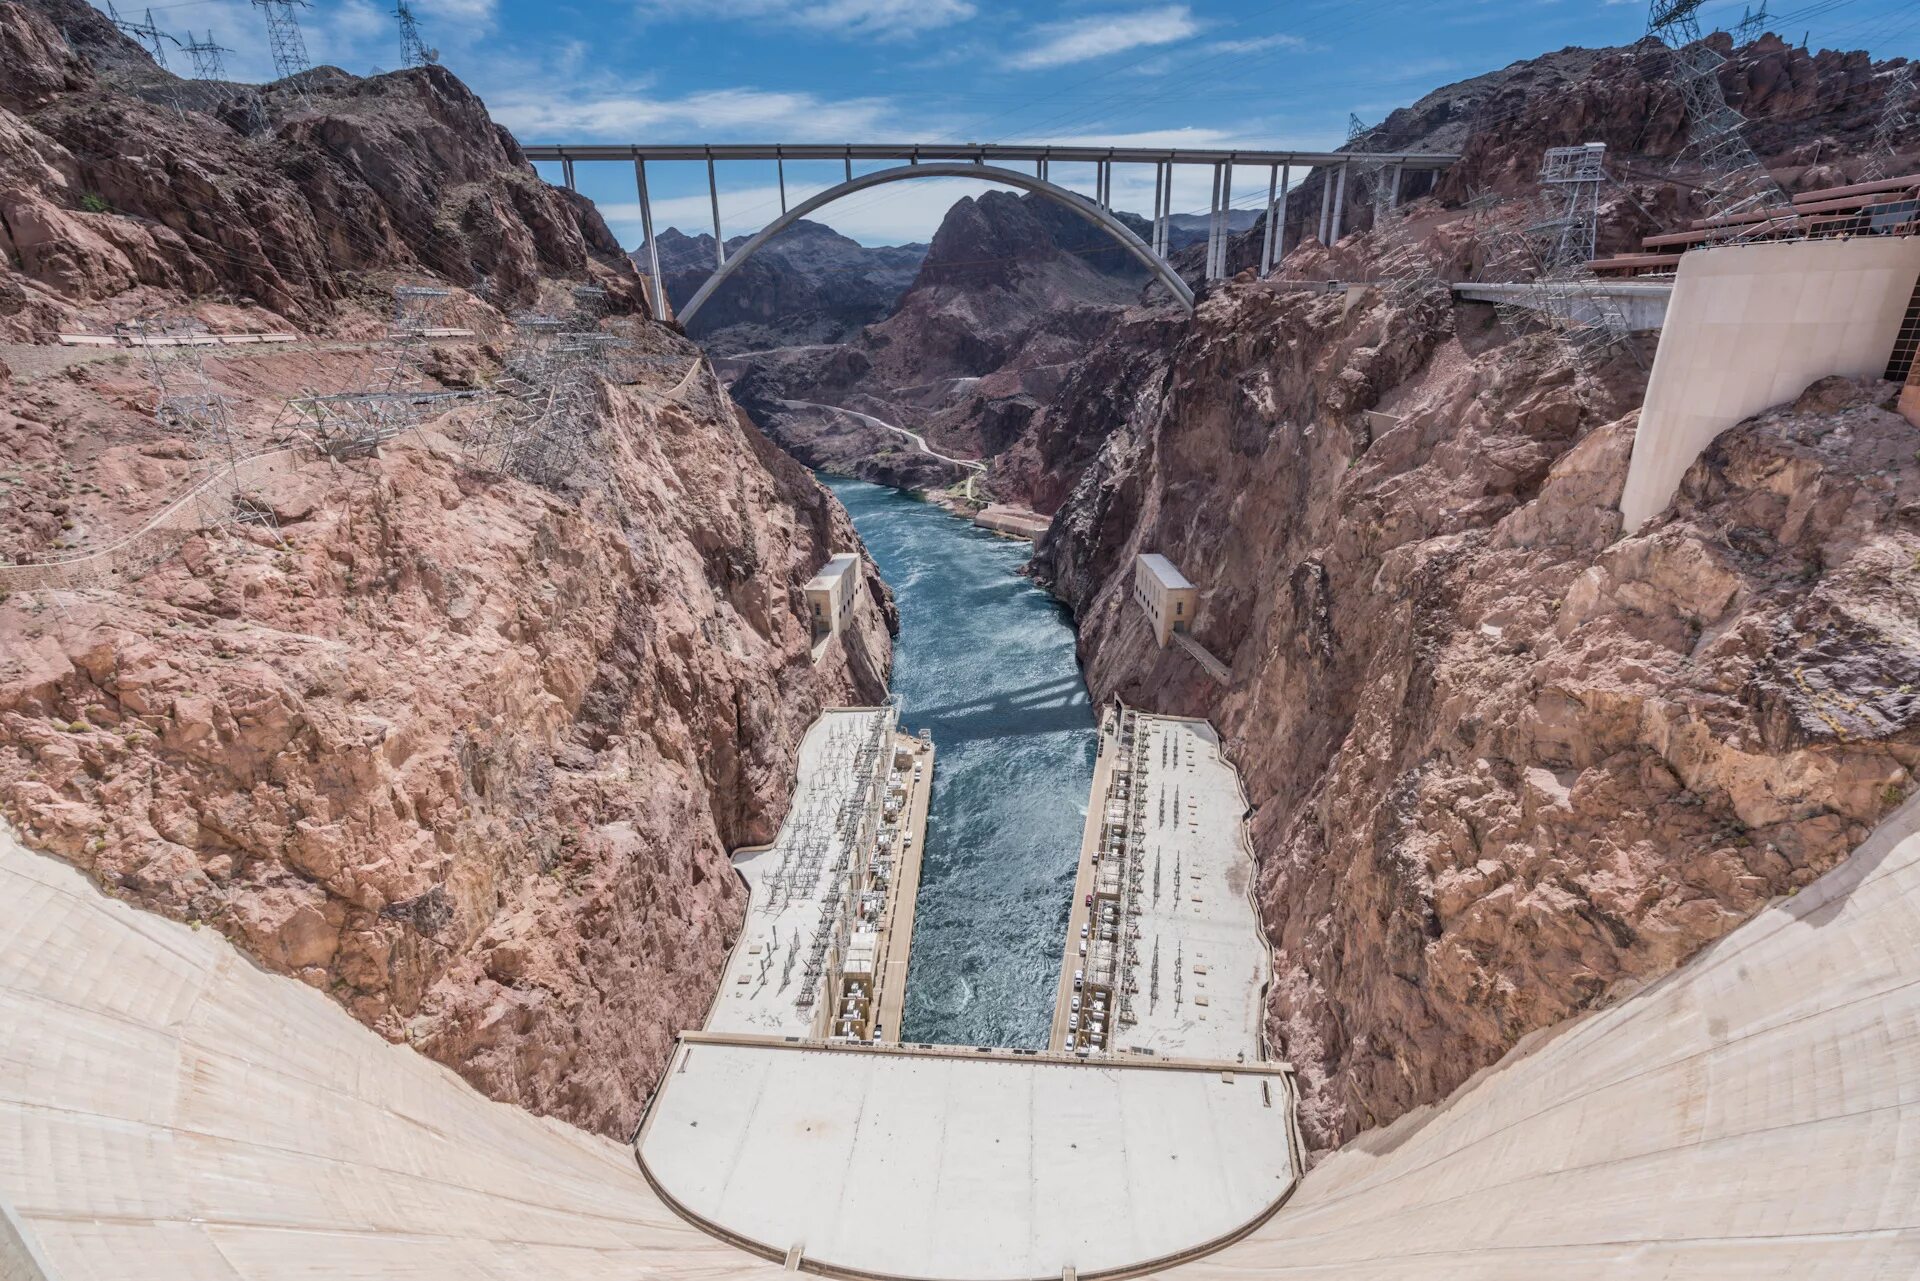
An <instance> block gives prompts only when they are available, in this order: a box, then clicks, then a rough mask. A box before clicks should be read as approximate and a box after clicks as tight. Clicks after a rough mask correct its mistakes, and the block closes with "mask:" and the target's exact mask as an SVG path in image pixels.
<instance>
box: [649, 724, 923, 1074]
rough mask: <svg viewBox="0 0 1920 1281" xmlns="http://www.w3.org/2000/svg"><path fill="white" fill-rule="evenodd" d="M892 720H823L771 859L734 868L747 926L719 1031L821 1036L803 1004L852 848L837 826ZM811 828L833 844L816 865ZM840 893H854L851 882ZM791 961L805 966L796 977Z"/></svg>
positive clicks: (712, 1027) (712, 1015)
mask: <svg viewBox="0 0 1920 1281" xmlns="http://www.w3.org/2000/svg"><path fill="white" fill-rule="evenodd" d="M884 715H886V712H885V711H884V710H875V709H872V708H831V709H829V710H827V711H825V712H822V713H821V714H820V717H819V719H818V720H816V721H814V723H813V724H812V725H810V726H808V727H807V733H806V737H805V738H803V739H801V741H800V754H799V766H798V783H797V787H796V790H795V792H794V797H793V804H792V806H791V807H790V808H789V809H788V812H787V818H786V821H785V822H783V823H782V824H781V825H780V833H779V835H778V836H777V837H775V839H774V843H773V844H772V845H769V846H767V847H765V848H764V849H757V850H743V851H741V852H740V853H739V854H736V855H735V856H734V860H733V865H734V867H736V868H738V869H739V871H740V874H741V875H742V876H743V877H745V878H746V882H747V890H748V899H747V919H746V921H745V923H744V924H743V925H742V926H741V931H740V938H739V941H738V942H736V943H735V944H734V948H733V952H732V953H731V954H730V955H729V957H728V958H727V969H726V974H725V977H723V978H722V979H721V981H720V991H719V992H718V993H717V994H716V995H715V997H714V1001H713V1008H712V1010H711V1011H710V1012H709V1014H708V1017H707V1024H706V1026H707V1029H708V1030H709V1031H714V1032H754V1033H759V1034H761V1035H765V1036H805V1035H807V1034H808V1033H809V1031H811V1029H812V1026H813V1019H814V1009H815V1008H816V1007H814V1006H804V1007H803V1006H800V1005H797V1004H796V1003H795V1002H796V998H797V997H798V996H799V995H800V990H801V985H802V984H803V983H804V981H805V972H804V967H805V964H806V961H807V956H808V944H809V942H810V941H811V940H812V938H813V935H814V933H815V932H816V931H818V930H819V929H820V926H821V918H822V915H823V912H824V906H825V904H826V903H827V902H829V901H830V898H829V891H830V890H831V889H832V888H834V886H835V882H836V878H835V877H834V876H833V873H832V867H833V864H834V862H835V860H836V859H837V858H838V857H839V856H840V854H841V852H842V848H841V847H842V844H843V842H842V841H841V840H840V838H839V835H838V834H837V833H836V832H835V831H834V822H833V820H834V816H835V815H836V814H837V813H838V812H839V809H840V805H841V802H842V801H844V800H845V799H846V798H847V797H848V796H850V795H852V794H853V793H854V792H856V791H857V790H858V787H859V780H858V779H856V778H855V775H854V772H853V756H854V752H855V750H856V749H857V747H858V745H859V741H860V740H861V739H862V738H863V737H864V736H865V735H866V734H867V733H868V731H869V730H870V728H871V727H872V725H873V722H874V719H875V718H876V717H880V716H884ZM881 754H882V757H883V759H884V760H886V761H889V762H890V761H891V760H892V759H893V740H892V739H891V738H889V739H888V740H887V742H886V744H885V746H884V747H883V749H882V753H881ZM809 828H810V829H811V830H812V831H813V832H814V833H815V834H816V835H817V836H818V837H819V838H820V839H821V841H822V842H823V847H822V848H821V850H820V852H819V853H818V855H817V856H816V857H815V858H814V859H813V860H811V862H810V863H809V862H808V861H807V860H806V858H805V849H804V844H803V841H802V834H803V832H804V831H806V830H808V829H809ZM783 869H784V870H783ZM839 883H840V884H842V885H843V884H844V876H842V877H841V878H839ZM776 884H779V885H786V886H789V887H790V888H791V891H792V892H791V893H790V894H788V893H776V892H774V888H773V887H774V886H775V885H776ZM789 954H792V955H794V958H795V959H794V963H793V966H792V969H791V971H790V972H789V970H788V968H787V957H788V956H789ZM743 979H744V980H745V982H742V981H741V980H743ZM825 994H826V984H825V981H824V980H822V982H821V983H820V985H819V987H818V988H817V989H816V993H815V995H816V998H817V999H824V997H825ZM674 1030H675V1031H679V1030H680V1029H677V1028H676V1029H674Z"/></svg>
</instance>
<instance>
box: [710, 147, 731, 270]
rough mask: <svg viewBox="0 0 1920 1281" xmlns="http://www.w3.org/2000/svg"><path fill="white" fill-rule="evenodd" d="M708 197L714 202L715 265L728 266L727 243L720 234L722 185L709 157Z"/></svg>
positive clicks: (711, 158)
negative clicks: (715, 174)
mask: <svg viewBox="0 0 1920 1281" xmlns="http://www.w3.org/2000/svg"><path fill="white" fill-rule="evenodd" d="M707 196H708V198H709V199H710V200H712V201H713V265H714V266H715V267H724V266H726V265H727V241H726V237H724V236H722V235H721V234H720V184H719V182H718V181H717V180H716V179H715V178H714V176H713V157H712V156H708V157H707Z"/></svg>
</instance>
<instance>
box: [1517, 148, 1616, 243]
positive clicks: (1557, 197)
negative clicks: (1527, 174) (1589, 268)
mask: <svg viewBox="0 0 1920 1281" xmlns="http://www.w3.org/2000/svg"><path fill="white" fill-rule="evenodd" d="M1606 158H1607V144H1605V143H1604V142H1589V143H1585V144H1583V145H1581V146H1578V147H1549V148H1547V154H1546V157H1545V158H1544V159H1543V160H1542V161H1541V164H1540V186H1541V188H1542V190H1541V200H1542V202H1543V203H1545V204H1546V205H1547V206H1548V208H1549V210H1550V212H1551V216H1550V217H1548V218H1547V219H1546V220H1544V221H1542V222H1540V223H1539V224H1537V225H1536V226H1535V228H1534V230H1535V231H1536V232H1537V233H1539V234H1540V236H1541V242H1542V257H1543V258H1544V261H1545V265H1546V269H1547V271H1548V272H1549V274H1553V273H1558V272H1561V271H1563V270H1566V269H1569V268H1582V267H1584V266H1585V264H1587V263H1589V262H1591V261H1593V259H1594V257H1595V256H1596V254H1597V253H1598V251H1599V238H1600V184H1601V183H1603V182H1605V181H1606V179H1607V168H1606Z"/></svg>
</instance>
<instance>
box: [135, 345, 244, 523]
mask: <svg viewBox="0 0 1920 1281" xmlns="http://www.w3.org/2000/svg"><path fill="white" fill-rule="evenodd" d="M124 331H125V332H126V333H127V334H128V335H129V336H131V337H132V338H134V340H135V342H136V345H138V346H139V347H140V348H141V349H142V350H143V351H144V352H145V353H146V357H147V374H148V377H149V378H151V379H152V381H153V385H154V390H155V392H156V393H157V398H156V401H155V404H154V415H153V416H154V419H155V420H156V421H158V422H159V423H161V424H162V425H163V426H165V427H168V428H170V429H171V430H173V431H177V432H179V433H180V434H181V435H182V436H185V437H186V438H187V439H188V441H190V442H191V443H193V444H194V445H196V446H198V447H199V449H200V451H201V455H202V457H204V458H205V459H206V462H207V468H208V471H209V473H210V474H209V477H208V480H207V481H206V482H205V483H203V484H202V485H201V487H200V488H199V490H198V491H197V492H198V495H199V497H198V499H197V501H196V506H197V508H198V511H197V516H198V523H199V524H200V525H201V527H203V528H219V527H221V526H224V525H230V524H242V525H260V526H264V527H265V528H266V529H268V530H270V531H271V532H272V533H273V534H274V536H275V537H276V539H277V538H278V536H279V532H280V527H279V523H278V522H277V521H276V520H275V519H274V516H273V509H272V508H271V507H269V506H268V505H267V504H266V503H264V502H260V501H257V500H255V499H253V498H252V497H250V496H249V495H247V494H246V493H245V492H244V491H243V490H242V489H241V486H240V463H241V457H240V433H239V430H238V428H237V427H236V426H235V424H234V421H233V406H232V404H231V403H230V402H229V401H228V399H227V397H226V396H224V395H222V394H221V393H219V392H217V391H215V390H214V386H213V382H212V380H211V379H210V378H208V377H207V366H206V356H205V354H204V352H203V350H202V348H201V346H200V345H199V344H200V342H201V341H205V340H206V329H205V327H204V326H202V325H200V324H199V323H198V322H196V321H193V320H187V319H181V318H178V317H170V316H163V317H159V318H153V319H148V318H142V319H140V320H136V321H134V322H133V323H132V324H130V325H127V326H125V327H124ZM164 351H173V352H177V353H178V354H176V355H174V356H172V357H171V358H169V359H166V360H163V359H162V358H161V353H162V352H164Z"/></svg>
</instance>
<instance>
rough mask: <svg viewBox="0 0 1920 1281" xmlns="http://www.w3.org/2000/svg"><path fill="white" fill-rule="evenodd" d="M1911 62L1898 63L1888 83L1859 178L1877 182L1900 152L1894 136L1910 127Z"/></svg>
mask: <svg viewBox="0 0 1920 1281" xmlns="http://www.w3.org/2000/svg"><path fill="white" fill-rule="evenodd" d="M1913 66H1914V64H1913V63H1911V62H1909V63H1905V64H1903V65H1901V66H1900V67H1899V68H1898V69H1897V70H1895V71H1894V73H1893V80H1892V81H1891V82H1890V83H1889V84H1888V85H1887V98H1886V104H1885V105H1884V106H1883V107H1881V109H1880V119H1879V120H1877V121H1875V122H1874V126H1873V141H1872V143H1871V144H1869V146H1868V148H1867V163H1866V164H1865V165H1864V166H1863V167H1862V168H1861V170H1860V179H1859V180H1860V181H1861V182H1878V181H1880V180H1881V179H1882V178H1886V177H1889V176H1891V175H1892V171H1893V161H1894V158H1895V157H1896V156H1897V155H1898V154H1899V152H1898V150H1897V149H1896V148H1897V146H1898V143H1897V142H1896V140H1897V139H1898V138H1899V137H1900V136H1901V135H1902V134H1904V133H1906V132H1908V131H1909V130H1911V129H1912V128H1913V112H1912V111H1911V110H1910V109H1909V104H1908V100H1909V99H1910V98H1912V97H1913Z"/></svg>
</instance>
